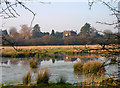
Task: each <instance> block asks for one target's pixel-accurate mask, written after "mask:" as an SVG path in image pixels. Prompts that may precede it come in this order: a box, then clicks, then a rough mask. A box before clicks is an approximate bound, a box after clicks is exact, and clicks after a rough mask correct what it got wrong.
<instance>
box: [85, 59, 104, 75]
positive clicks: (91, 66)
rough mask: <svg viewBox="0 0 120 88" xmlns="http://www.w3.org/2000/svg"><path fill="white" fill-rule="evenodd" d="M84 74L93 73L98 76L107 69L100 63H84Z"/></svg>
mask: <svg viewBox="0 0 120 88" xmlns="http://www.w3.org/2000/svg"><path fill="white" fill-rule="evenodd" d="M83 72H84V73H85V74H88V73H93V74H98V73H104V72H105V68H104V67H103V66H102V63H101V62H100V61H97V60H95V61H88V62H86V63H84V65H83Z"/></svg>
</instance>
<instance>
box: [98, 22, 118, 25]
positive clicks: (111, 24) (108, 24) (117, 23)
mask: <svg viewBox="0 0 120 88" xmlns="http://www.w3.org/2000/svg"><path fill="white" fill-rule="evenodd" d="M96 23H100V24H105V25H115V24H118V22H113V23H106V22H96Z"/></svg>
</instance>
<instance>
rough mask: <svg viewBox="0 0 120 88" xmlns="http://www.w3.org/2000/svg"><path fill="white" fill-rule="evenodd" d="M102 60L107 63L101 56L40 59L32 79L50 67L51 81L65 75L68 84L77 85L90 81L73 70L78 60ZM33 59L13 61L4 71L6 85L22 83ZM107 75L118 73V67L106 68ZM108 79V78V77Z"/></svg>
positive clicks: (3, 76) (33, 71)
mask: <svg viewBox="0 0 120 88" xmlns="http://www.w3.org/2000/svg"><path fill="white" fill-rule="evenodd" d="M96 59H98V60H101V61H102V62H103V61H105V58H104V57H100V56H94V57H93V56H91V57H90V56H89V57H87V56H64V55H61V56H60V55H59V56H58V57H57V58H56V59H49V60H48V58H47V60H41V59H38V61H37V63H38V68H37V69H32V79H33V80H35V79H36V78H35V77H36V75H37V73H38V72H39V71H40V69H41V68H43V69H44V68H46V67H48V68H49V70H50V73H51V77H50V81H54V82H56V79H57V77H58V76H59V75H61V74H63V75H64V76H65V77H67V82H70V83H77V81H78V82H83V81H84V80H86V79H89V78H90V77H89V76H87V77H86V76H84V75H83V74H76V73H74V70H73V65H74V63H76V61H77V60H81V61H82V62H83V63H84V62H86V61H88V60H96ZM4 60H5V61H8V59H4ZM31 60H32V59H22V60H21V59H11V60H10V62H11V64H10V68H5V67H3V69H2V71H3V73H2V79H3V80H2V81H3V82H4V83H5V82H6V83H9V82H20V83H21V82H22V78H23V76H24V75H25V74H26V73H27V71H28V69H29V68H30V66H29V62H30V61H31ZM105 69H106V73H107V74H113V73H114V72H117V70H114V69H117V66H116V65H109V66H106V67H105ZM105 76H106V75H105ZM106 77H107V76H106Z"/></svg>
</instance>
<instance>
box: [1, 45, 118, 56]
mask: <svg viewBox="0 0 120 88" xmlns="http://www.w3.org/2000/svg"><path fill="white" fill-rule="evenodd" d="M1 48H2V57H14V58H15V57H16V58H17V57H18V58H19V57H34V56H35V55H36V54H39V55H40V56H41V57H45V56H48V57H54V56H52V55H53V54H61V53H65V54H68V55H81V54H119V52H120V49H119V48H118V46H106V47H105V49H102V47H101V46H100V45H68V46H16V47H15V49H16V50H15V49H14V48H13V47H11V46H3V47H1Z"/></svg>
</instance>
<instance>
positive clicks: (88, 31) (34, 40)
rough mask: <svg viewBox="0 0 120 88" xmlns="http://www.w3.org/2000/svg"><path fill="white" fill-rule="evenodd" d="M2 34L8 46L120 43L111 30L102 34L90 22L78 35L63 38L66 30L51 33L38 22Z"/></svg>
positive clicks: (3, 42)
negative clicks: (44, 30)
mask: <svg viewBox="0 0 120 88" xmlns="http://www.w3.org/2000/svg"><path fill="white" fill-rule="evenodd" d="M0 35H1V36H2V38H5V39H2V45H7V46H9V45H11V44H10V43H12V44H14V45H15V46H38V45H86V44H87V45H94V44H100V45H108V44H118V40H117V37H116V36H115V33H113V32H112V31H111V30H105V31H104V32H102V34H101V33H99V32H98V31H97V30H96V29H95V28H94V27H91V24H89V23H86V24H84V26H83V27H81V29H80V32H79V33H78V34H77V35H76V36H67V37H65V38H63V36H64V32H55V31H54V30H53V29H52V31H51V33H49V32H41V31H40V26H39V25H38V24H36V25H35V26H34V27H33V28H31V27H28V26H27V25H22V26H21V29H20V32H18V31H17V29H16V28H14V27H12V28H10V30H9V32H8V31H7V30H2V34H0ZM6 40H7V41H6Z"/></svg>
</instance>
